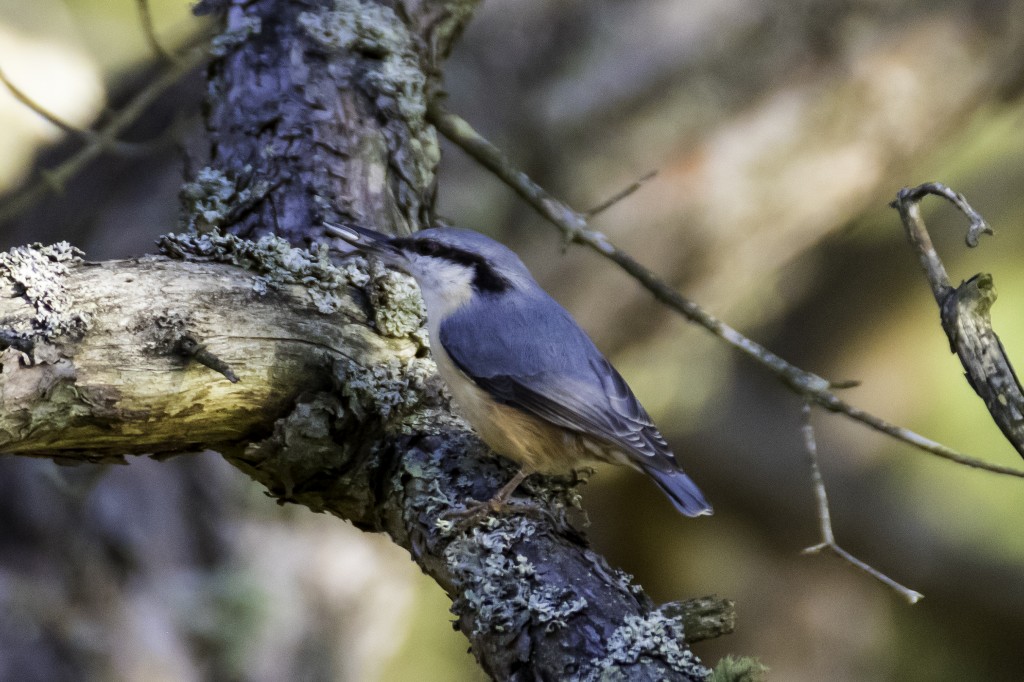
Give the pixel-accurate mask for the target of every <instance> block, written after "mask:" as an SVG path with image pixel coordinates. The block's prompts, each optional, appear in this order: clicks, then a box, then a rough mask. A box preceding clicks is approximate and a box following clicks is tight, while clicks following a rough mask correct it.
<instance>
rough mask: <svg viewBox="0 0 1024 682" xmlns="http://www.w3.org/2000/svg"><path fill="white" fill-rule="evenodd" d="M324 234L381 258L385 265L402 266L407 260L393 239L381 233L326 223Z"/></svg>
mask: <svg viewBox="0 0 1024 682" xmlns="http://www.w3.org/2000/svg"><path fill="white" fill-rule="evenodd" d="M323 225H324V232H326V233H327V234H329V235H330V236H332V237H337V238H338V239H341V240H343V241H345V242H346V243H348V244H351V245H352V246H353V247H354V249H353V250H356V251H363V252H366V253H372V254H374V255H377V256H380V257H381V259H382V260H383V261H384V262H385V263H389V264H396V265H397V264H400V263H401V262H402V261H404V260H405V257H404V256H403V255H402V252H401V251H399V250H398V249H397V248H396V247H395V246H394V245H393V244H392V243H391V238H390V237H389V236H388V235H386V234H383V233H381V232H376V231H374V230H370V229H367V228H365V227H359V226H358V225H335V224H333V223H324V224H323Z"/></svg>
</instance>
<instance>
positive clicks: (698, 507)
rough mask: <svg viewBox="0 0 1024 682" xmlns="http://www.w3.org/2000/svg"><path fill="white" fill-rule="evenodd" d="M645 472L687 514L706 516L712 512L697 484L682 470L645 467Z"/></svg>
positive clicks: (676, 506) (677, 507)
mask: <svg viewBox="0 0 1024 682" xmlns="http://www.w3.org/2000/svg"><path fill="white" fill-rule="evenodd" d="M647 473H648V474H649V475H650V476H651V478H653V479H654V482H655V483H657V484H658V487H659V488H661V489H662V491H663V492H664V493H665V495H667V496H668V499H670V500H672V504H673V505H675V508H676V509H678V510H679V511H680V512H682V513H683V514H686V515H687V516H707V515H709V514H711V513H712V510H711V505H710V504H708V501H707V500H705V499H704V494H703V493H701V491H700V488H698V487H697V484H696V483H694V482H693V481H691V480H690V477H689V476H687V475H686V474H684V473H683V472H682V471H680V470H678V469H675V470H671V471H659V470H657V469H654V468H650V469H647Z"/></svg>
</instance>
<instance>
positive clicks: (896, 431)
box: [428, 100, 1024, 478]
mask: <svg viewBox="0 0 1024 682" xmlns="http://www.w3.org/2000/svg"><path fill="white" fill-rule="evenodd" d="M428 117H429V119H430V121H431V122H432V123H433V124H434V125H435V126H436V127H437V129H438V130H439V131H440V132H441V134H443V135H444V136H445V137H447V138H448V139H449V140H451V141H452V142H453V143H455V144H456V145H458V146H459V147H461V148H462V150H463V151H465V152H466V153H467V154H469V155H470V156H471V157H473V158H474V159H476V161H478V162H479V163H480V164H481V165H483V166H484V167H485V168H487V169H488V170H490V171H491V172H493V173H494V174H495V175H497V176H498V177H499V178H500V179H501V180H502V181H503V182H505V184H507V185H508V186H509V187H511V188H512V189H513V190H515V192H516V193H517V194H519V196H521V197H522V198H523V199H525V200H526V202H527V203H528V204H530V206H532V207H533V208H534V209H535V210H536V211H537V212H538V213H540V214H541V215H542V216H543V217H544V218H546V219H547V220H548V221H550V222H551V223H553V224H554V225H555V226H556V227H558V228H559V229H561V230H562V233H563V235H564V236H565V238H566V239H567V240H568V241H572V242H575V243H577V244H583V245H586V246H588V247H590V248H591V249H593V250H594V251H597V252H598V253H599V254H601V255H602V256H604V257H605V258H608V259H609V260H611V261H613V262H614V263H616V264H618V265H619V267H621V268H622V269H623V270H625V271H626V272H627V273H629V274H630V275H631V276H632V277H633V278H634V279H636V280H637V281H638V282H640V284H641V285H643V286H644V288H646V289H647V290H648V291H650V292H651V293H652V294H654V297H655V298H656V299H658V300H659V301H661V302H662V303H664V304H665V305H667V306H668V307H670V308H672V309H674V310H676V311H677V312H679V313H681V314H682V315H683V316H684V317H685V318H686V319H688V320H690V321H691V322H695V323H697V324H699V325H700V326H702V327H704V328H705V329H707V330H708V331H710V332H711V333H712V334H714V335H715V336H717V337H718V338H720V339H722V340H723V341H724V342H725V343H727V344H728V345H730V346H732V347H733V348H735V349H737V350H739V351H740V352H741V353H743V354H744V355H747V356H748V357H750V358H753V359H754V361H756V362H757V363H758V364H760V365H762V366H763V367H766V368H767V369H768V370H769V371H770V372H772V373H773V374H775V376H777V377H778V378H779V379H781V380H782V382H783V383H784V384H785V385H786V386H788V387H789V389H790V390H792V391H793V392H794V393H796V394H797V395H800V396H802V397H803V398H804V399H805V400H810V401H812V402H814V403H817V404H818V405H820V406H821V407H823V408H825V409H826V410H829V411H831V412H838V413H841V414H845V415H846V416H847V417H849V418H851V419H854V420H856V421H859V422H861V423H862V424H865V425H866V426H868V427H870V428H872V429H874V430H876V431H880V432H882V433H884V434H886V435H888V436H891V437H892V438H895V439H896V440H900V441H903V442H904V443H908V444H910V445H912V446H914V447H916V448H918V449H920V450H924V451H925V452H929V453H931V454H933V455H936V456H938V457H942V458H944V459H948V460H951V461H953V462H957V463H959V464H963V465H966V466H969V467H972V468H975V469H982V470H985V471H990V472H993V473H997V474H1003V475H1007V476H1015V477H1018V478H1024V471H1022V470H1019V469H1014V468H1011V467H1004V466H999V465H996V464H990V463H988V462H986V461H984V460H981V459H978V458H976V457H971V456H970V455H966V454H964V453H961V452H958V451H957V450H954V449H952V448H949V447H946V446H945V445H942V444H941V443H937V442H935V441H933V440H930V439H928V438H925V437H924V436H921V435H919V434H917V433H915V432H913V431H911V430H909V429H906V428H903V427H900V426H896V425H894V424H890V423H889V422H887V421H885V420H884V419H880V418H879V417H876V416H875V415H873V414H870V413H868V412H865V411H863V410H861V409H859V408H856V407H854V406H852V405H849V404H848V403H846V402H845V401H843V400H841V399H840V398H839V397H838V396H836V395H835V394H834V393H832V392H831V391H830V389H832V388H836V387H837V385H833V384H832V383H830V382H829V381H828V380H826V379H824V378H822V377H820V376H818V375H817V374H814V373H813V372H808V371H806V370H803V369H800V368H799V367H796V366H795V365H791V364H790V363H788V362H786V361H785V360H783V359H782V358H781V357H779V356H778V355H776V354H775V353H773V352H771V351H770V350H768V349H767V348H765V347H764V346H762V345H761V344H759V343H757V342H756V341H753V340H751V339H749V338H747V337H746V336H744V335H743V334H741V333H740V332H738V331H737V330H735V329H733V328H732V327H730V326H729V325H727V324H726V323H725V322H722V321H721V320H719V319H718V318H716V317H715V316H714V315H712V314H710V313H709V312H707V311H706V310H704V309H703V308H701V307H700V306H699V305H697V304H696V303H694V302H693V301H691V300H689V299H687V298H685V297H684V296H682V295H681V294H680V293H679V292H678V291H676V290H675V289H673V288H672V287H671V286H669V285H668V284H667V283H666V282H664V281H663V280H661V279H660V278H658V277H657V276H656V275H655V274H654V273H653V272H651V271H650V270H648V269H647V268H646V267H644V266H643V265H641V264H640V263H638V262H637V261H636V260H634V259H633V258H632V256H630V255H629V254H627V253H625V252H624V251H621V250H619V249H618V248H617V247H615V246H614V245H613V244H612V243H611V241H609V239H608V238H607V237H606V236H605V235H603V234H601V233H600V232H596V231H594V230H591V229H589V228H588V227H587V221H586V217H585V216H584V215H582V214H581V213H579V212H577V211H575V210H573V209H572V208H570V207H569V206H567V205H566V204H565V203H563V202H562V201H560V200H558V199H556V198H555V197H553V196H551V195H550V194H548V193H547V191H545V190H544V189H543V188H542V187H540V185H538V184H537V183H535V182H534V181H533V180H531V179H530V177H529V176H527V175H526V174H525V173H523V172H522V171H520V170H518V169H516V168H515V167H514V166H513V165H512V162H511V161H510V160H509V159H508V158H507V157H506V156H505V155H504V154H503V153H502V152H501V150H499V149H498V148H497V147H495V146H494V145H493V144H491V143H490V142H489V141H488V140H487V139H485V138H484V137H482V136H481V135H480V134H479V133H477V132H476V131H475V130H474V129H473V127H472V126H470V125H469V123H467V122H466V121H465V120H463V119H462V118H461V117H459V116H458V115H456V114H453V113H451V112H449V111H447V110H446V109H445V108H444V107H443V106H442V105H441V103H440V102H438V101H437V100H434V101H433V102H431V104H430V106H429V108H428Z"/></svg>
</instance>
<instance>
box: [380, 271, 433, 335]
mask: <svg viewBox="0 0 1024 682" xmlns="http://www.w3.org/2000/svg"><path fill="white" fill-rule="evenodd" d="M369 273H370V279H369V282H368V283H367V286H366V295H367V296H368V297H369V298H370V304H371V305H372V306H373V319H374V322H375V324H376V325H377V331H379V332H380V333H381V334H383V335H384V336H391V337H395V338H402V337H406V336H415V335H416V334H417V332H420V330H421V329H422V327H423V324H424V322H425V321H426V315H427V311H426V308H425V307H424V306H423V298H422V297H421V296H420V288H419V287H418V286H417V285H416V280H415V279H413V278H412V277H411V276H409V275H407V274H405V273H404V272H399V271H397V270H391V269H388V268H386V267H384V265H383V264H382V263H380V262H379V261H372V262H371V263H370V269H369ZM423 341H424V343H423V344H421V345H425V337H424V339H423Z"/></svg>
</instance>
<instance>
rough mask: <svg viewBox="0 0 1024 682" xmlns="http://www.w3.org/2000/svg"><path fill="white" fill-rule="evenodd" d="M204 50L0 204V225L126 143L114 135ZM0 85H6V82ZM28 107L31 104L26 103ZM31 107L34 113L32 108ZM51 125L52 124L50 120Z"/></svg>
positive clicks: (145, 90) (186, 57)
mask: <svg viewBox="0 0 1024 682" xmlns="http://www.w3.org/2000/svg"><path fill="white" fill-rule="evenodd" d="M206 50H207V48H206V46H205V44H204V45H202V46H200V47H195V48H193V49H192V50H190V51H188V52H186V53H185V54H184V55H183V56H182V57H181V59H180V60H178V61H177V62H175V63H174V64H172V65H170V66H169V67H168V69H167V70H166V71H165V72H164V73H163V74H161V75H160V76H158V77H157V78H155V79H154V80H153V81H152V82H151V83H149V85H147V86H146V87H145V88H143V89H142V90H141V91H139V93H138V94H137V95H135V97H134V99H132V101H130V102H129V103H128V105H127V106H125V107H124V108H123V109H121V110H120V111H117V112H116V113H114V114H113V115H112V116H111V117H110V119H109V120H108V121H107V123H106V125H104V126H103V127H102V128H101V129H99V130H97V131H91V132H90V134H89V135H88V141H87V144H86V145H85V146H84V147H82V149H80V150H78V151H77V152H76V153H75V154H73V155H71V156H70V157H68V158H67V159H66V160H65V161H64V162H62V163H61V164H60V165H59V166H57V167H56V168H54V169H52V170H47V171H44V172H43V174H42V177H41V178H40V179H39V181H38V182H36V183H35V184H33V185H32V186H30V187H28V188H26V189H25V190H23V191H22V192H19V193H18V194H16V195H14V196H13V197H11V198H10V199H9V200H7V201H5V202H4V203H3V204H2V205H0V223H5V222H7V221H9V220H11V219H13V218H15V217H17V216H18V215H20V214H21V213H23V212H24V211H25V210H26V209H28V208H29V207H30V206H32V205H33V204H35V203H36V202H37V201H39V200H40V199H42V198H43V197H45V196H46V195H47V194H49V193H50V192H60V191H62V190H63V188H64V185H65V184H66V183H67V182H68V181H69V180H70V179H71V178H73V177H75V176H76V175H78V174H79V173H80V172H82V170H83V169H84V168H85V167H86V166H87V165H88V164H89V163H90V162H91V161H93V160H94V159H96V158H97V157H98V156H100V155H101V154H103V153H104V152H107V151H109V150H111V149H113V148H116V147H117V146H118V145H119V144H120V145H124V144H127V143H118V141H117V136H118V135H120V134H121V133H122V132H124V130H125V129H126V128H128V126H130V125H131V124H132V123H134V122H135V121H136V120H138V118H139V117H140V116H141V115H142V114H143V112H145V110H146V109H147V108H148V107H149V106H150V105H151V104H152V103H153V102H154V101H155V100H156V99H157V97H159V96H160V95H161V94H163V93H164V91H166V90H167V89H168V88H170V87H171V86H172V85H174V84H175V83H177V82H178V81H179V80H180V79H181V77H182V76H184V75H185V74H186V73H188V72H189V71H191V70H192V69H194V68H196V67H198V66H199V65H200V64H202V63H203V61H204V60H205V59H206V54H207V52H206ZM4 82H5V83H6V82H7V81H6V79H5V81H4ZM29 106H32V105H31V104H29ZM32 108H33V110H35V111H37V113H38V110H37V109H35V107H32ZM48 120H49V119H48ZM51 122H53V121H52V120H51ZM141 146H144V147H148V146H151V145H150V143H141Z"/></svg>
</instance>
